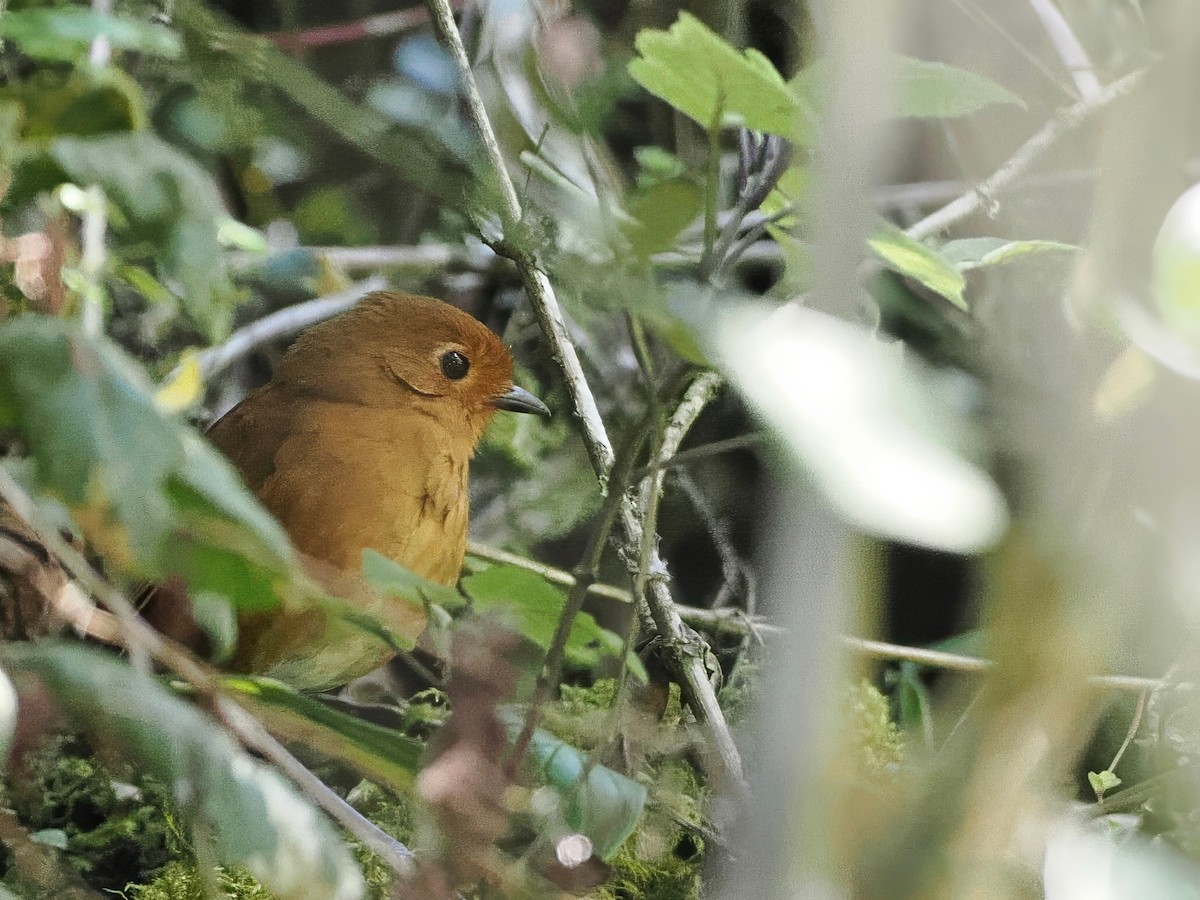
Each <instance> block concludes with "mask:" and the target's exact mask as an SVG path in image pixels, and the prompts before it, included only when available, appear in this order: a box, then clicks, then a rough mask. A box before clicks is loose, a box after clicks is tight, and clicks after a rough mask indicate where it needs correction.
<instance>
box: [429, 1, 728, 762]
mask: <svg viewBox="0 0 1200 900" xmlns="http://www.w3.org/2000/svg"><path fill="white" fill-rule="evenodd" d="M426 2H427V6H428V7H429V11H430V17H431V18H432V20H433V22H434V25H435V28H436V29H437V31H438V34H439V36H440V38H441V40H442V41H443V42H444V43H445V44H446V46H447V47H448V48H449V49H450V53H451V56H452V58H453V60H454V63H455V66H456V68H457V69H458V73H459V78H460V86H461V88H462V90H463V91H464V92H465V94H466V99H467V112H468V115H469V116H470V117H471V120H472V122H473V124H474V125H475V127H476V129H477V130H478V131H479V133H480V135H481V137H482V139H483V144H484V148H485V150H486V153H487V158H488V161H489V163H490V165H491V168H492V174H493V175H494V177H495V178H496V179H497V180H498V181H499V183H500V197H501V200H502V203H503V209H502V211H501V212H502V217H501V218H502V220H503V222H504V225H505V228H506V229H508V228H511V227H514V226H516V225H517V224H518V223H519V222H520V217H521V207H520V203H519V202H518V200H517V194H516V190H515V188H514V187H513V183H512V178H511V176H510V175H509V173H508V169H507V168H506V166H505V164H504V157H503V156H502V155H501V153H500V146H499V144H498V143H497V142H496V136H495V133H494V132H493V130H492V124H491V121H490V120H489V119H488V116H487V111H486V110H485V109H484V107H483V101H482V99H481V98H480V96H479V89H478V87H477V86H476V84H475V75H474V73H473V72H472V71H471V64H470V60H469V59H468V58H467V51H466V48H465V47H463V43H462V38H461V36H460V35H459V33H458V29H457V28H456V27H455V25H454V15H453V11H452V10H451V8H450V4H449V2H448V0H426ZM512 237H513V236H512V235H511V234H509V233H506V234H505V236H504V239H503V240H501V241H497V242H495V243H494V244H493V247H494V248H495V249H496V250H497V252H501V253H503V254H504V255H506V256H508V257H509V258H510V259H512V260H513V262H514V263H515V264H516V266H517V271H518V273H519V274H520V276H521V281H522V283H523V284H524V286H525V293H526V295H527V296H528V297H529V302H530V304H531V305H532V306H533V311H534V315H535V316H536V317H537V320H538V325H539V326H540V327H541V330H542V334H543V335H545V337H546V341H547V343H548V344H549V350H550V354H551V356H552V358H553V360H554V363H555V365H556V366H557V367H558V368H559V371H560V372H561V373H562V377H563V380H564V382H565V384H566V387H567V391H568V393H569V394H570V396H571V402H572V405H573V406H574V409H575V415H576V418H577V419H578V421H579V425H580V431H581V434H582V437H583V443H584V447H585V448H586V449H587V454H588V459H589V460H590V461H591V464H592V468H593V470H594V471H595V473H596V477H597V479H598V480H599V481H600V484H601V487H602V488H603V487H605V486H606V485H607V483H608V478H609V473H610V472H611V470H612V468H613V460H614V456H613V450H612V443H611V441H610V440H609V438H608V433H607V431H606V430H605V427H604V422H603V420H602V419H601V418H600V412H599V410H598V409H597V407H596V399H595V396H594V395H593V394H592V390H591V388H590V387H589V385H588V382H587V378H586V377H585V376H584V373H583V367H582V366H581V365H580V362H579V356H578V354H577V353H576V351H575V345H574V343H573V342H572V341H571V337H570V335H569V334H568V333H567V327H566V323H565V322H564V320H563V316H562V311H561V309H560V308H559V304H558V298H557V297H556V296H555V293H554V289H553V287H552V286H551V284H550V280H549V278H547V276H546V274H545V272H543V271H542V270H541V269H539V268H538V265H537V261H536V259H535V258H534V255H533V253H531V252H530V251H528V250H526V249H525V248H523V247H520V246H518V245H517V243H516V241H515V240H512ZM619 521H620V523H621V527H622V530H623V532H624V535H625V541H624V543H625V547H626V550H627V551H629V553H633V552H635V551H636V548H637V547H638V546H639V545H640V544H641V540H642V527H641V521H640V519H639V517H638V515H637V511H636V510H635V509H634V505H633V502H632V500H631V499H630V498H629V497H627V496H623V497H622V500H621V504H620V519H619ZM651 562H652V565H654V567H655V568H656V570H657V569H658V568H663V567H662V562H661V560H660V559H659V558H658V554H657V552H655V553H654V554H653V555H652V560H651ZM650 595H651V596H652V597H653V602H652V607H651V608H652V609H654V608H658V609H659V610H661V611H666V610H669V609H673V607H674V602H673V601H672V599H671V593H670V588H669V585H668V584H667V582H666V580H665V579H655V581H654V583H653V584H652V585H651V591H650ZM662 618H663V621H664V622H665V623H666V624H667V625H670V624H671V619H672V616H670V615H664V616H663V617H662ZM674 620H675V621H676V622H678V614H674ZM682 627H683V626H682V623H679V629H678V630H679V632H682ZM661 634H662V636H663V637H664V638H666V639H667V640H668V641H670V640H673V639H675V638H676V636H677V633H676V631H673V630H666V631H662V632H661ZM701 668H702V665H701ZM675 674H676V675H677V677H678V678H679V679H680V681H681V683H686V684H687V686H688V689H687V690H685V691H684V698H685V700H686V701H687V703H688V706H689V708H690V709H691V710H692V713H693V715H695V717H696V719H697V721H699V722H700V723H701V724H702V725H703V726H705V727H706V728H707V729H708V731H709V734H710V737H711V738H712V741H713V743H714V744H715V745H716V746H717V747H718V748H719V750H720V753H719V758H720V763H721V769H722V771H721V773H720V774H721V776H722V778H723V780H724V781H725V782H726V783H728V784H732V785H737V786H742V785H744V784H745V772H744V771H743V769H742V761H741V756H740V754H739V753H738V750H737V745H736V744H735V743H734V741H733V735H732V734H731V733H730V731H729V725H728V723H727V722H726V721H725V715H724V713H723V712H722V711H721V707H720V705H719V704H718V703H717V697H716V692H715V691H714V690H713V688H712V685H711V684H709V683H708V680H707V678H706V677H701V678H695V677H694V675H695V666H694V665H692V663H691V662H688V661H686V660H685V659H683V658H682V657H681V658H679V659H678V660H677V669H676V673H675ZM701 674H702V673H701Z"/></svg>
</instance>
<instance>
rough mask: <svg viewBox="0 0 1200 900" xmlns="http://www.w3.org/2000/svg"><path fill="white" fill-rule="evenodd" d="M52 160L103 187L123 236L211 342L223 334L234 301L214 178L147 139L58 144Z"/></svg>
mask: <svg viewBox="0 0 1200 900" xmlns="http://www.w3.org/2000/svg"><path fill="white" fill-rule="evenodd" d="M50 155H51V157H52V158H53V159H54V161H55V162H56V163H57V164H58V165H59V166H60V167H61V168H62V170H63V171H64V172H65V173H67V175H68V177H70V178H71V179H72V180H73V181H75V182H77V183H79V184H99V185H100V186H101V187H103V188H104V191H105V193H106V194H107V196H108V198H109V200H110V201H111V202H113V203H115V204H116V205H117V206H118V207H119V208H120V210H121V212H122V213H123V215H124V218H125V219H126V221H127V222H128V227H127V228H123V229H120V232H121V234H122V235H123V236H124V237H125V239H126V240H128V241H129V242H130V243H131V244H133V243H139V242H140V243H144V244H145V245H146V246H148V247H150V248H153V252H152V254H151V256H152V259H153V261H154V263H155V265H156V267H157V268H158V270H159V272H160V274H161V275H162V276H163V280H164V281H170V280H174V281H175V282H178V285H179V288H180V291H179V294H180V298H181V299H182V301H183V306H184V308H185V309H186V310H187V312H188V314H189V315H190V316H191V317H192V319H193V320H194V321H195V322H196V324H197V325H198V326H200V328H201V329H202V330H203V331H204V332H205V333H206V334H207V335H208V336H209V337H210V338H214V339H216V338H220V337H223V336H224V335H225V334H227V333H228V331H229V327H230V323H231V322H232V315H233V311H232V310H233V301H234V299H235V294H234V292H233V288H232V286H231V283H230V281H229V278H228V275H227V273H226V269H225V257H224V255H223V253H222V248H221V243H220V241H219V240H218V232H219V230H220V226H221V223H223V222H224V221H225V220H226V218H227V215H226V213H225V210H224V209H222V207H221V202H220V196H221V194H220V191H219V190H218V189H217V187H216V185H215V184H214V183H213V180H212V177H211V176H210V175H209V174H208V173H207V172H205V171H204V170H203V169H202V168H201V167H200V166H199V165H198V164H197V163H196V162H195V160H193V159H191V158H189V157H188V156H186V155H184V154H183V153H181V152H180V151H179V150H177V149H175V148H174V147H172V146H171V145H170V144H168V143H166V142H165V141H162V140H160V139H159V138H157V137H155V136H154V135H152V134H149V133H148V132H134V133H129V134H113V135H104V136H101V137H93V138H74V137H69V138H60V139H59V140H57V141H55V142H54V143H53V144H52V145H51V147H50Z"/></svg>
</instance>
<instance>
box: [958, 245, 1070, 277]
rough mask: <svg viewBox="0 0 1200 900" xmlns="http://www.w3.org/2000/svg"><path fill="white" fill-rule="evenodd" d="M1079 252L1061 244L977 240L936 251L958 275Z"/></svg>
mask: <svg viewBox="0 0 1200 900" xmlns="http://www.w3.org/2000/svg"><path fill="white" fill-rule="evenodd" d="M1078 249H1079V248H1078V247H1076V246H1075V245H1074V244H1063V243H1060V242H1059V241H1012V240H1008V239H1007V238H992V237H979V238H962V239H960V240H955V241H947V242H946V243H945V244H943V245H942V246H941V247H939V248H938V253H939V254H941V256H942V258H943V259H945V260H947V261H948V262H950V263H951V264H953V265H954V266H955V267H956V268H958V269H959V271H962V272H966V271H969V270H971V269H982V268H984V267H986V266H999V265H1003V264H1004V263H1007V262H1012V261H1013V260H1014V259H1017V258H1019V257H1022V256H1028V255H1031V254H1034V253H1049V252H1056V251H1058V252H1061V251H1069V250H1078Z"/></svg>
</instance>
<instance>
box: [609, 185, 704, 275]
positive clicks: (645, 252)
mask: <svg viewBox="0 0 1200 900" xmlns="http://www.w3.org/2000/svg"><path fill="white" fill-rule="evenodd" d="M703 206H704V192H703V191H702V190H701V189H700V186H699V185H698V184H696V183H695V182H694V181H692V180H691V179H688V178H672V179H669V180H666V181H659V182H656V183H655V184H652V185H650V186H649V187H646V188H643V189H641V190H639V191H637V192H636V193H635V194H633V196H632V197H630V200H629V203H628V206H627V211H628V213H629V215H631V216H632V217H633V218H634V220H635V221H634V222H633V223H632V224H631V225H628V226H627V227H625V228H624V229H623V231H624V232H625V236H626V237H627V238H628V239H629V242H630V244H632V245H633V252H634V254H635V255H636V256H637V257H638V259H641V260H647V259H649V258H650V257H651V256H653V255H654V254H655V253H662V252H663V251H664V250H670V249H671V248H672V247H673V246H675V239H676V238H677V237H679V233H680V232H681V231H683V229H684V228H686V227H687V226H688V225H689V224H690V223H691V222H692V221H693V220H694V219H695V218H696V216H697V215H699V213H700V210H701V209H702V208H703Z"/></svg>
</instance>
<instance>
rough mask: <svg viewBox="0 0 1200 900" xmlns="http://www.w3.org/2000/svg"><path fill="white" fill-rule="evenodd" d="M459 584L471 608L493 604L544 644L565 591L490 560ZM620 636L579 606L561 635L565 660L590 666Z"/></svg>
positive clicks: (617, 647)
mask: <svg viewBox="0 0 1200 900" xmlns="http://www.w3.org/2000/svg"><path fill="white" fill-rule="evenodd" d="M463 590H465V591H466V592H467V596H469V597H470V598H471V601H472V603H473V604H474V606H475V608H476V609H477V610H480V611H482V612H486V611H489V610H499V611H502V612H507V613H510V614H511V615H513V616H515V617H516V618H517V621H518V623H519V626H520V631H521V633H522V634H524V635H525V637H527V638H529V639H530V640H531V641H533V642H534V643H535V644H537V645H538V646H539V647H541V648H542V649H543V650H545V649H548V648H549V646H550V642H551V640H552V639H553V637H554V630H555V628H556V627H557V625H558V619H559V616H561V615H562V611H563V607H564V606H565V605H566V602H567V595H566V594H565V593H564V592H563V591H562V590H561V589H560V588H558V587H556V586H555V585H553V584H550V582H548V581H546V580H545V579H544V578H542V577H541V576H540V575H538V574H536V573H535V572H530V571H529V570H528V569H522V568H520V567H518V566H492V567H491V568H489V569H484V570H483V571H482V572H477V573H475V574H474V575H469V576H468V577H466V578H464V579H463ZM623 648H624V642H623V641H622V640H621V638H620V637H619V636H618V635H616V634H614V633H613V632H611V631H609V630H607V629H605V628H601V627H600V626H599V625H597V624H596V620H595V619H593V618H592V617H591V616H590V615H589V614H587V613H585V612H581V613H579V615H578V616H576V617H575V622H574V625H573V626H572V627H571V634H570V636H569V637H568V639H567V661H568V662H569V663H571V664H572V665H574V666H578V667H580V668H586V669H592V668H594V667H595V666H596V665H597V664H599V662H600V660H601V658H602V657H604V656H620V654H621V651H622V649H623Z"/></svg>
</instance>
